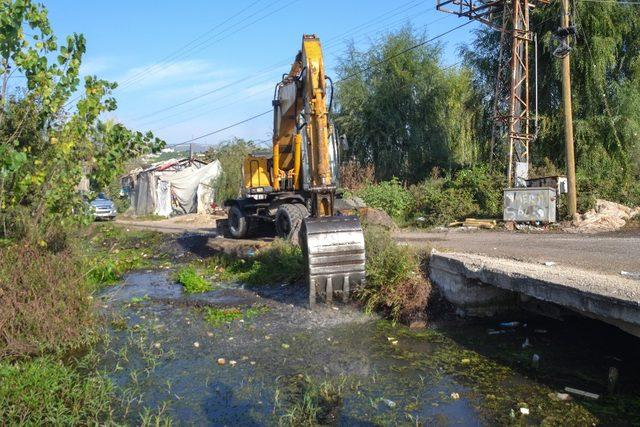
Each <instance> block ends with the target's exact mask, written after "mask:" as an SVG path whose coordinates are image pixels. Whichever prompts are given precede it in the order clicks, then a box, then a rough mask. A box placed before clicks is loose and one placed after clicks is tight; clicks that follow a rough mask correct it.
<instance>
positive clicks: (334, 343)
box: [100, 271, 594, 426]
mask: <svg viewBox="0 0 640 427" xmlns="http://www.w3.org/2000/svg"><path fill="white" fill-rule="evenodd" d="M305 294H306V291H305V289H301V288H300V287H296V286H282V285H273V286H268V287H260V288H258V289H257V290H252V289H244V288H243V287H242V286H238V285H233V284H226V285H220V286H219V287H217V288H216V289H215V290H213V291H211V292H208V293H206V294H200V295H185V294H183V292H182V287H181V286H179V285H177V284H174V283H172V281H171V280H170V278H169V273H167V272H166V271H149V272H137V273H132V274H129V275H128V276H127V277H126V280H125V282H124V283H123V284H122V285H119V286H114V287H111V288H108V289H106V290H105V291H104V292H103V293H102V294H101V295H100V297H101V299H102V304H103V306H104V307H106V308H105V311H106V312H108V313H109V315H110V316H112V317H113V318H114V319H115V318H117V319H120V320H119V322H115V321H114V322H112V325H113V327H111V328H110V329H109V335H110V338H111V339H110V340H109V342H108V343H107V344H106V345H105V348H103V349H102V350H103V353H104V354H105V355H104V357H103V358H102V361H101V362H100V368H101V369H103V370H104V371H105V372H108V373H109V374H108V375H109V376H110V377H111V378H112V379H113V380H114V382H115V383H116V384H117V385H118V386H119V387H120V388H122V389H123V390H126V391H127V392H128V393H131V396H136V398H137V399H139V400H138V403H142V405H144V406H146V407H149V408H152V409H153V408H160V407H163V405H164V406H166V411H165V414H166V415H168V416H170V417H171V418H172V419H173V420H174V421H176V422H177V423H178V424H197V425H264V424H277V423H278V421H279V417H280V415H282V414H281V413H280V411H279V409H278V408H277V405H276V402H277V400H278V395H277V391H276V390H278V388H279V386H280V385H281V384H282V381H283V379H286V378H290V377H292V376H295V375H296V374H301V373H303V374H307V375H309V376H310V377H312V378H314V379H315V380H317V381H325V380H329V381H334V382H343V384H344V389H343V395H342V402H341V408H340V411H339V416H338V418H337V420H336V424H338V425H349V426H351V425H372V424H373V425H389V424H391V425H397V424H401V425H416V424H418V425H480V424H484V425H491V424H495V423H501V424H504V423H523V424H539V423H541V422H543V421H546V422H551V423H554V421H560V424H562V421H563V420H564V421H565V423H564V424H567V422H566V421H567V420H573V421H574V423H581V422H583V421H584V422H586V421H592V420H593V419H594V418H593V415H591V413H590V412H589V411H588V408H585V407H583V406H582V405H579V404H576V403H565V402H562V403H557V402H553V401H552V400H551V399H550V398H549V396H548V393H550V392H552V391H554V390H555V389H553V388H550V387H547V386H545V385H541V384H538V383H536V382H535V381H533V380H531V379H528V378H527V375H526V373H519V372H518V371H517V370H514V369H510V368H507V367H505V366H503V365H500V364H499V363H495V362H487V361H486V360H485V358H484V356H482V355H481V354H479V353H475V352H474V351H472V350H469V348H468V346H467V345H468V343H463V342H462V341H461V340H459V339H456V335H455V333H454V332H456V329H457V333H459V332H460V328H456V327H455V326H453V327H452V325H448V326H447V325H445V326H442V327H440V328H439V330H440V331H437V330H433V329H429V330H426V331H420V332H414V331H411V330H409V329H407V328H405V327H401V326H393V325H391V324H390V323H388V322H383V321H380V320H378V319H376V318H374V317H370V316H367V315H365V314H363V313H362V312H360V311H359V310H358V309H356V308H351V307H345V306H338V307H335V308H334V307H330V306H321V307H319V308H318V309H317V310H314V311H310V310H308V309H306V307H305V306H304V301H305ZM132 299H133V301H135V302H134V303H132ZM204 306H211V307H238V308H241V309H246V308H247V307H260V308H261V311H260V313H259V314H257V315H256V316H251V317H250V318H249V317H248V318H246V319H243V320H234V321H232V322H231V323H229V324H223V325H220V326H212V325H211V324H210V323H207V322H206V321H205V316H204V309H203V307H204ZM116 325H118V326H116ZM465 327H466V326H465ZM447 328H449V329H451V330H452V331H451V333H449V332H447ZM483 328H484V325H481V326H478V327H475V328H471V329H469V330H470V331H471V332H470V333H471V334H474V336H477V337H478V339H481V340H483V342H485V341H486V340H487V338H486V332H485V330H484V329H483ZM505 335H506V334H505ZM450 337H453V338H450ZM500 339H508V338H505V337H500ZM518 339H519V338H518ZM123 349H124V350H123ZM220 358H224V359H225V364H224V365H222V366H221V365H219V364H218V359H220ZM467 359H468V361H467ZM231 361H235V364H233V363H232V362H231ZM465 371H468V372H466V373H465ZM512 390H513V393H514V394H513V395H510V393H512ZM496 395H497V396H496ZM132 399H133V397H132ZM520 400H522V401H520ZM523 406H524V407H528V409H529V410H530V415H526V416H525V415H523V414H521V413H520V411H519V408H520V407H523ZM123 411H124V409H123ZM563 413H564V414H565V415H567V414H568V415H569V416H571V417H572V418H562V416H563ZM558 417H560V418H558ZM590 417H591V418H590ZM131 419H132V421H133V420H135V419H136V418H135V417H134V416H133V415H132V418H131Z"/></svg>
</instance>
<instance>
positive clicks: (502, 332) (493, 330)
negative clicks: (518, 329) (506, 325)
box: [487, 329, 511, 335]
mask: <svg viewBox="0 0 640 427" xmlns="http://www.w3.org/2000/svg"><path fill="white" fill-rule="evenodd" d="M508 332H511V331H505V330H504V329H502V330H495V329H489V330H488V331H487V334H489V335H500V334H506V333H508Z"/></svg>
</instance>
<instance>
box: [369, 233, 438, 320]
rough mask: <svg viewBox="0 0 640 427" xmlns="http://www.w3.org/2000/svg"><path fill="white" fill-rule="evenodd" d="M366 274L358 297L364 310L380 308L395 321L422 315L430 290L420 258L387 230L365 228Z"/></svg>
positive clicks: (370, 310)
mask: <svg viewBox="0 0 640 427" xmlns="http://www.w3.org/2000/svg"><path fill="white" fill-rule="evenodd" d="M365 244H366V248H367V255H366V256H367V264H366V275H367V280H366V284H365V286H364V287H363V288H360V289H359V290H358V291H357V298H358V299H360V300H361V301H362V302H363V303H364V307H365V311H367V312H372V311H374V310H382V311H383V312H386V313H387V314H388V315H389V316H390V317H391V318H392V319H393V320H394V321H403V322H409V321H411V320H413V319H415V318H419V317H420V316H422V315H423V313H424V311H425V309H426V306H427V302H428V296H429V293H430V290H431V285H430V283H429V281H428V280H427V279H426V278H425V277H424V276H423V274H422V271H421V269H420V257H419V256H418V254H417V253H416V252H414V251H413V250H412V249H411V248H409V247H408V246H400V245H398V244H397V243H395V242H394V241H393V240H392V239H391V237H390V236H389V233H388V231H386V230H384V229H381V228H378V227H367V228H366V229H365Z"/></svg>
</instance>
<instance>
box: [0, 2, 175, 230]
mask: <svg viewBox="0 0 640 427" xmlns="http://www.w3.org/2000/svg"><path fill="white" fill-rule="evenodd" d="M0 1H1V4H2V9H1V10H0V76H1V79H2V89H1V93H0V96H1V97H2V108H1V109H0V159H2V160H1V162H0V207H1V212H0V219H1V222H2V228H1V229H0V235H1V236H3V237H4V238H15V237H20V236H23V235H25V233H27V232H28V231H29V230H32V231H33V233H34V236H36V237H38V238H39V235H40V234H42V233H43V232H44V230H46V229H49V228H51V227H53V228H56V227H60V226H65V225H67V224H69V223H72V222H77V221H79V220H82V219H84V218H86V216H83V215H78V213H81V212H83V211H86V207H85V206H86V205H85V204H84V203H83V201H82V198H81V196H80V194H78V192H77V191H76V188H77V186H78V184H79V182H80V180H81V178H82V177H83V176H87V175H88V177H89V178H90V179H91V180H92V181H94V182H96V183H98V184H99V185H101V186H103V185H106V184H107V183H108V182H109V181H110V180H111V179H112V178H113V176H114V175H115V174H117V173H119V171H120V170H121V166H122V164H123V163H124V162H125V161H127V160H128V159H130V158H132V157H134V156H137V155H139V154H142V153H145V152H149V151H155V150H158V149H160V148H161V147H162V146H163V145H164V142H163V141H161V140H159V139H157V138H155V137H154V136H153V135H152V134H151V133H149V132H148V133H141V132H135V131H131V130H129V129H127V128H125V127H124V126H123V125H121V124H118V123H104V122H102V121H101V120H100V117H101V115H102V114H104V113H107V112H110V111H113V110H115V108H116V101H115V99H114V98H113V97H112V96H111V92H112V91H113V89H115V87H116V84H115V83H112V82H108V81H106V80H101V79H98V78H97V77H95V76H87V77H85V78H84V86H83V89H81V90H79V94H78V95H77V96H76V97H75V98H72V96H73V95H74V93H76V91H78V89H79V86H80V77H79V70H80V64H81V62H82V57H83V55H84V52H85V39H84V37H83V36H82V35H80V34H73V35H71V36H68V37H67V38H66V43H65V44H60V43H59V42H58V40H57V38H56V37H55V35H54V34H53V32H52V30H51V27H50V24H49V21H48V17H47V10H46V9H45V7H44V6H43V5H41V4H35V3H33V2H31V1H30V0H0ZM14 75H23V76H24V77H25V83H24V86H23V87H20V88H18V89H14V90H12V91H11V90H9V88H8V83H7V82H8V81H9V79H10V78H11V77H12V76H14ZM76 101H77V102H76ZM74 102H75V106H74V108H72V105H73V104H74Z"/></svg>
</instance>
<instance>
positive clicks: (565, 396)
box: [552, 392, 571, 402]
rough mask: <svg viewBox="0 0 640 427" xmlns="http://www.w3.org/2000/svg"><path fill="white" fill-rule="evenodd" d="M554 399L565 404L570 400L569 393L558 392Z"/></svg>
mask: <svg viewBox="0 0 640 427" xmlns="http://www.w3.org/2000/svg"><path fill="white" fill-rule="evenodd" d="M552 395H553V393H552ZM555 398H556V399H558V400H562V401H565V402H566V401H569V400H571V395H570V394H569V393H560V392H558V393H556V394H555Z"/></svg>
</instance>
